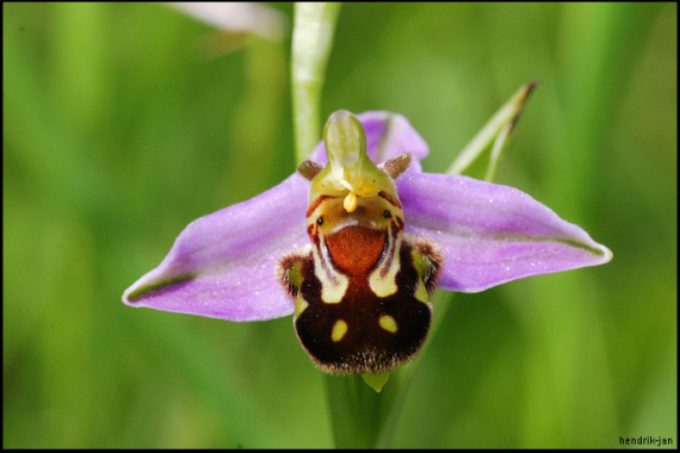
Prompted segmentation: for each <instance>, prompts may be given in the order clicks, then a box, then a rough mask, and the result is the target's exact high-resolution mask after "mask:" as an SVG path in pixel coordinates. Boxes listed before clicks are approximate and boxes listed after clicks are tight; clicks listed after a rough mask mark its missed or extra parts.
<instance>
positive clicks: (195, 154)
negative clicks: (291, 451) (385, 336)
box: [3, 3, 677, 448]
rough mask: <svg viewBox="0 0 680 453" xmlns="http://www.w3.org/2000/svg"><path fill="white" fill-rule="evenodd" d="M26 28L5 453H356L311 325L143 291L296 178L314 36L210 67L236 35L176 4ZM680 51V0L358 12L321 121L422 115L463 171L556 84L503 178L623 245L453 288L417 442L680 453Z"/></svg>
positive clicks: (441, 154)
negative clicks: (293, 62) (678, 452)
mask: <svg viewBox="0 0 680 453" xmlns="http://www.w3.org/2000/svg"><path fill="white" fill-rule="evenodd" d="M274 7H275V8H277V9H279V10H280V11H282V12H284V13H285V14H286V15H287V17H288V19H289V22H291V21H292V7H291V5H286V4H277V5H274ZM3 13H4V14H3V63H4V66H3V93H4V101H3V114H4V115H3V127H4V135H3V164H4V166H3V202H4V203H3V245H4V247H3V265H4V266H3V280H4V285H3V299H4V304H3V315H4V316H3V444H4V446H5V447H245V448H249V447H331V446H332V445H333V444H332V438H331V431H330V424H329V418H328V414H327V408H326V399H325V393H324V387H323V380H322V377H321V375H320V374H319V372H318V371H316V369H315V368H314V367H313V366H312V364H311V362H310V361H309V359H308V357H307V356H306V354H305V353H304V352H303V350H302V349H301V347H300V346H299V344H298V341H297V339H296V337H295V335H294V333H293V329H292V327H291V321H290V319H280V320H276V321H271V322H264V323H252V324H231V323H226V322H222V321H218V320H212V319H203V318H199V317H191V316H182V315H177V314H170V313H164V312H158V311H151V310H135V309H132V308H129V307H126V306H124V305H123V304H122V303H121V301H120V298H121V294H122V292H123V290H124V289H125V288H126V287H127V286H129V285H130V284H131V283H132V282H133V281H134V280H136V279H137V278H138V277H139V276H141V275H142V274H143V273H145V272H146V271H148V270H150V269H151V268H153V267H155V266H156V265H157V264H158V263H159V262H160V261H161V259H162V258H163V257H164V256H165V254H166V252H167V251H168V250H169V248H170V246H171V244H172V242H173V240H174V238H175V237H176V235H177V234H178V233H179V232H180V231H181V230H182V228H183V227H184V226H185V225H186V224H188V223H189V222H190V221H191V220H193V219H195V218H197V217H199V216H201V215H204V214H207V213H209V212H212V211H215V210H217V209H219V208H221V207H223V206H226V205H229V204H231V203H234V202H237V201H241V200H244V199H246V198H248V197H251V196H253V195H255V194H257V193H259V192H261V191H262V190H264V189H265V188H268V187H270V186H272V185H274V184H275V183H277V182H279V181H280V180H281V179H283V178H284V177H285V176H286V175H288V174H289V173H290V172H291V171H292V169H293V168H294V157H293V154H294V153H293V143H292V133H291V114H290V110H291V108H290V88H289V57H290V50H289V49H290V34H287V35H286V39H285V40H284V41H282V42H279V43H275V42H267V41H263V40H258V39H253V40H251V41H250V42H248V43H247V44H246V45H244V46H243V47H240V48H238V49H235V50H233V51H232V52H230V53H228V54H226V55H224V56H221V57H219V58H212V59H211V58H206V57H205V56H204V54H203V53H202V52H201V47H200V45H199V43H200V42H201V39H203V38H205V36H206V35H209V34H210V33H212V32H213V31H214V29H213V28H211V27H210V26H208V25H205V24H202V23H199V22H197V21H195V20H193V19H191V18H189V17H188V16H185V15H183V14H182V13H179V12H177V11H175V10H173V9H171V8H169V7H167V6H165V5H158V4H120V5H118V4H115V5H114V4H49V5H45V4H16V3H15V4H4V5H3ZM676 53H677V5H676V4H674V3H665V4H653V3H645V4H632V3H628V4H614V3H612V4H522V5H512V4H482V5H468V4H420V5H415V4H380V5H369V4H347V5H345V6H344V7H343V9H342V11H341V14H340V18H339V22H338V26H337V34H336V40H335V44H334V48H333V52H332V55H331V58H330V62H329V69H328V79H327V82H326V86H325V89H324V98H323V114H324V116H325V115H328V114H329V113H330V112H332V111H334V110H336V109H339V108H346V109H349V110H352V111H355V112H361V111H364V110H369V109H386V110H392V111H396V112H400V113H403V114H404V115H406V116H407V117H408V118H409V119H410V120H411V122H412V123H413V125H414V126H415V127H416V129H417V130H418V131H419V132H420V133H421V134H422V136H423V137H424V138H425V139H426V140H427V141H428V143H429V145H430V148H431V155H430V157H429V158H428V159H427V160H426V161H425V162H424V167H425V169H426V170H427V171H437V172H443V171H444V170H445V169H446V168H447V167H448V165H449V164H450V162H451V161H452V159H453V158H454V156H455V155H456V153H457V152H458V150H460V149H462V147H463V146H464V145H465V144H466V142H467V141H468V140H469V139H470V138H471V137H472V136H473V135H474V134H475V133H476V132H477V131H478V130H479V128H481V126H482V125H483V124H484V123H485V122H486V121H487V120H488V119H489V117H490V116H491V114H492V113H493V112H494V111H495V110H496V109H497V108H498V107H500V105H501V104H502V103H503V102H505V100H506V99H507V98H509V96H510V95H511V94H512V93H513V92H514V91H515V90H516V89H517V88H519V86H520V85H522V84H523V83H525V82H527V81H529V80H532V79H540V80H541V81H542V82H543V84H542V86H541V87H540V88H539V89H538V90H537V91H536V93H535V94H534V95H533V96H532V99H531V100H530V102H529V104H528V106H527V109H526V111H525V115H524V116H523V117H522V120H521V122H520V124H519V127H518V128H517V130H516V132H515V135H514V137H513V140H512V142H511V143H510V146H509V148H508V149H507V150H506V152H505V154H504V156H503V159H502V161H501V164H500V168H499V172H498V174H497V181H498V182H500V183H504V184H510V185H514V186H516V187H518V188H520V189H522V190H524V191H526V192H528V193H530V194H532V195H533V196H534V197H535V198H537V199H538V200H540V201H542V202H544V203H546V204H547V205H549V206H550V207H552V208H553V209H554V210H555V211H556V212H557V213H558V214H560V215H561V216H562V217H563V218H565V219H567V220H570V221H572V222H575V223H577V224H579V225H581V226H583V227H584V228H585V229H586V230H587V231H588V232H589V233H590V234H591V235H592V236H593V237H594V238H595V240H597V241H599V242H601V243H603V244H606V245H607V246H609V247H610V248H611V249H612V250H613V252H614V260H613V261H612V262H611V263H610V264H608V265H606V266H601V267H597V268H587V269H581V270H577V271H572V272H568V273H563V274H558V275H550V276H542V277H536V278H533V279H528V280H524V281H518V282H514V283H511V284H508V285H504V286H502V287H499V288H495V289H492V290H490V291H487V292H484V293H481V294H474V295H463V294H455V295H451V294H441V295H439V296H438V299H437V303H438V304H440V305H441V304H450V305H451V306H450V308H449V309H448V310H446V313H445V316H444V319H443V320H442V326H441V328H440V329H439V331H438V332H437V333H436V335H435V336H434V337H433V338H432V339H431V341H430V343H429V346H428V349H427V351H426V352H425V354H424V355H423V356H422V360H421V363H420V367H419V369H418V371H417V374H416V377H415V380H414V382H413V385H412V387H411V391H410V393H409V394H408V397H407V400H406V403H405V406H404V411H403V413H402V416H401V419H400V423H399V425H398V428H397V434H396V437H395V439H394V445H395V446H401V447H420V446H423V447H618V446H619V444H618V442H619V436H628V437H637V436H640V435H645V436H646V435H651V436H670V437H672V438H673V439H674V441H676V442H677V437H676V436H677V431H676V429H677V428H676V424H677V415H676V413H677V412H676V411H677V391H676V383H677V346H676V341H677V324H676V314H677V306H676V298H677V277H676V272H677V237H676V232H677V210H676V202H677V167H676V166H677V153H676V149H677V128H676V122H677V85H676V78H677V57H676ZM435 310H437V306H436V305H435ZM440 312H441V310H440ZM388 385H389V384H388Z"/></svg>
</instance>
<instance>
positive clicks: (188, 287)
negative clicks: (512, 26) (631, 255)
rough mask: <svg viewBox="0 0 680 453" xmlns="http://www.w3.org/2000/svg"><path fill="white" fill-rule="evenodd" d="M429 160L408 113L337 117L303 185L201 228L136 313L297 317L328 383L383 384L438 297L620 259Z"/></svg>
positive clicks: (139, 286) (502, 191) (510, 194)
mask: <svg viewBox="0 0 680 453" xmlns="http://www.w3.org/2000/svg"><path fill="white" fill-rule="evenodd" d="M427 154H428V146H427V144H426V143H425V141H424V140H423V139H422V138H421V137H420V135H419V134H418V133H417V132H416V131H415V130H414V128H413V127H412V126H411V125H410V123H409V122H408V120H407V119H406V118H405V117H403V116H401V115H399V114H394V113H390V112H384V111H373V112H365V113H362V114H358V115H356V116H354V115H353V114H351V113H349V112H347V111H338V112H335V113H334V114H333V115H331V117H330V119H329V120H328V122H327V124H326V127H325V129H324V140H323V142H322V143H320V144H319V145H318V146H317V147H316V148H315V149H314V150H313V152H312V153H311V155H310V156H309V159H308V160H307V161H305V162H304V163H303V164H302V165H300V167H299V168H298V171H297V172H296V173H294V174H292V175H291V176H289V177H288V178H287V179H285V180H284V181H283V182H281V183H280V184H278V185H277V186H275V187H273V188H271V189H269V190H267V191H266V192H263V193H262V194H260V195H258V196H256V197H254V198H252V199H250V200H247V201H244V202H242V203H238V204H235V205H232V206H229V207H227V208H224V209H222V210H220V211H217V212H215V213H213V214H209V215H206V216H204V217H201V218H199V219H197V220H195V221H194V222H192V223H190V224H189V225H188V226H187V227H186V228H185V229H184V231H182V233H181V234H180V235H179V237H177V239H176V240H175V243H174V245H173V246H172V248H171V249H170V252H169V253H168V255H167V256H166V257H165V259H164V260H163V261H162V262H161V264H160V265H159V266H158V267H156V268H155V269H153V270H152V271H150V272H149V273H147V274H146V275H144V276H142V277H141V278H140V279H139V280H138V281H136V282H135V283H134V284H133V285H132V286H131V287H130V288H128V289H127V290H126V291H125V293H124V295H123V301H124V302H125V303H126V304H127V305H130V306H132V307H147V308H154V309H158V310H166V311H172V312H178V313H187V314H193V315H199V316H207V317H212V318H219V319H224V320H228V321H236V322H246V321H263V320H268V319H273V318H279V317H282V316H290V315H293V323H294V328H295V332H296V334H297V336H298V339H299V340H300V343H301V345H302V346H303V348H304V349H305V351H306V352H307V353H308V354H309V356H310V358H311V359H312V361H313V362H314V363H315V364H316V365H317V366H318V367H319V368H320V369H321V370H322V371H325V372H329V373H338V374H358V373H368V374H379V373H385V372H389V371H390V370H392V369H394V368H395V367H397V366H398V365H400V364H401V363H403V362H404V361H407V360H409V359H411V358H412V357H413V356H414V355H415V354H416V353H417V352H418V350H419V349H420V347H421V346H422V344H423V342H424V340H425V338H426V336H427V334H428V331H429V327H430V320H431V310H432V307H431V304H430V302H429V300H430V295H431V293H432V292H433V291H434V289H435V288H440V289H444V290H449V291H461V292H468V293H474V292H479V291H483V290H486V289H488V288H491V287H493V286H496V285H500V284H502V283H506V282H510V281H513V280H517V279H521V278H526V277H531V276H535V275H540V274H547V273H553V272H560V271H566V270H570V269H576V268H580V267H584V266H595V265H599V264H603V263H606V262H608V261H609V260H610V259H611V257H612V254H611V252H610V251H609V249H607V248H606V247H605V246H603V245H600V244H598V243H597V242H595V241H594V240H593V239H592V238H591V237H590V236H589V235H588V233H586V232H585V231H584V230H583V229H581V228H580V227H578V226H577V225H574V224H572V223H569V222H567V221H565V220H563V219H561V218H560V217H559V216H558V215H557V214H555V213H554V212H553V211H552V210H551V209H550V208H548V207H546V206H545V205H543V204H541V203H540V202H538V201H536V200H535V199H533V198H532V197H531V196H529V195H527V194H526V193H524V192H522V191H520V190H518V189H515V188H513V187H508V186H504V185H498V184H492V183H488V182H483V181H480V180H476V179H473V178H469V177H465V176H458V175H451V174H432V173H426V172H423V171H422V169H421V165H420V161H421V160H422V159H424V158H425V157H426V156H427Z"/></svg>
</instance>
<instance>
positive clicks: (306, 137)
mask: <svg viewBox="0 0 680 453" xmlns="http://www.w3.org/2000/svg"><path fill="white" fill-rule="evenodd" d="M339 11H340V3H326V2H322V3H306V2H298V3H295V25H294V29H293V55H292V59H293V64H292V68H291V72H292V74H291V80H292V84H293V87H292V88H293V128H294V130H295V156H296V160H297V162H298V163H300V162H302V161H303V160H304V159H305V157H306V156H307V154H309V153H310V152H311V150H312V149H313V148H314V146H315V145H316V143H317V142H318V141H319V138H320V137H321V126H320V107H321V89H322V88H323V82H324V76H325V72H326V63H327V62H328V55H329V54H330V49H331V45H332V43H333V33H334V31H335V22H336V19H337V17H338V12H339Z"/></svg>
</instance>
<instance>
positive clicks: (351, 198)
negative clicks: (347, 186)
mask: <svg viewBox="0 0 680 453" xmlns="http://www.w3.org/2000/svg"><path fill="white" fill-rule="evenodd" d="M342 206H343V207H344V208H345V211H347V212H354V211H356V209H357V206H359V200H358V199H357V196H356V195H355V194H354V192H350V193H348V194H347V196H346V197H345V199H344V201H343V202H342Z"/></svg>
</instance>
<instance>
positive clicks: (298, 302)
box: [295, 293, 309, 318]
mask: <svg viewBox="0 0 680 453" xmlns="http://www.w3.org/2000/svg"><path fill="white" fill-rule="evenodd" d="M307 307H309V303H307V301H306V300H304V299H303V298H302V295H301V294H300V293H298V295H297V297H296V298H295V318H297V317H299V316H300V315H301V314H302V312H303V311H305V309H306V308H307Z"/></svg>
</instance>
